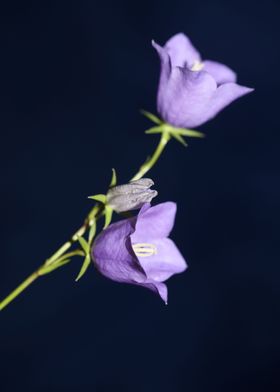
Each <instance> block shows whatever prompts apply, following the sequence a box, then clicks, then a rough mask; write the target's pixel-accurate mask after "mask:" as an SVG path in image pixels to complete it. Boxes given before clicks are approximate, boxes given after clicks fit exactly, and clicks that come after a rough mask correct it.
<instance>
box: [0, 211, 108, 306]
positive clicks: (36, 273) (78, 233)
mask: <svg viewBox="0 0 280 392" xmlns="http://www.w3.org/2000/svg"><path fill="white" fill-rule="evenodd" d="M101 212H102V207H101V206H100V205H97V206H94V207H93V209H92V210H91V211H90V213H89V214H88V216H87V218H86V219H85V221H84V224H83V225H82V226H81V227H80V228H79V229H78V230H77V231H76V232H75V234H74V235H73V236H72V237H71V239H70V240H69V241H67V242H65V244H63V245H62V246H61V247H60V248H59V249H58V250H57V251H56V252H55V253H54V254H53V255H52V256H51V257H50V258H49V259H47V260H46V262H45V263H44V264H43V265H42V266H40V267H39V268H38V269H37V270H36V271H34V272H33V273H32V274H31V275H30V276H29V277H28V278H27V279H25V280H24V281H23V282H22V283H21V284H20V285H19V286H18V287H17V288H16V289H15V290H14V291H12V292H11V293H10V294H9V295H8V296H7V297H6V298H4V300H3V301H1V302H0V310H3V309H4V308H5V307H6V306H7V305H8V304H9V303H10V302H12V301H13V300H14V299H15V298H16V297H17V296H18V295H19V294H21V293H22V292H23V291H24V290H25V289H26V288H27V287H28V286H30V285H31V284H32V283H33V282H34V280H36V279H37V278H39V276H40V274H39V271H40V269H41V268H42V267H43V266H49V265H51V264H53V263H55V262H56V261H57V260H58V259H59V258H60V257H61V256H62V255H64V253H65V252H66V251H67V250H68V249H69V248H70V247H71V246H72V244H73V243H74V242H76V241H78V238H79V237H81V236H82V235H83V234H84V233H85V232H86V230H87V229H88V227H90V225H92V223H93V220H94V219H96V218H97V217H98V215H99V214H100V213H101ZM78 254H79V251H78V252H77V251H73V252H69V253H68V254H66V255H64V256H69V257H71V256H75V255H78Z"/></svg>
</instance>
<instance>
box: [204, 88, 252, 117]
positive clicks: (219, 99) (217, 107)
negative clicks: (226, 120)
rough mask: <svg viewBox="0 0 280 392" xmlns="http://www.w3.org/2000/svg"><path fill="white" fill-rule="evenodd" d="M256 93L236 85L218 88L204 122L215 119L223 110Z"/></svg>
mask: <svg viewBox="0 0 280 392" xmlns="http://www.w3.org/2000/svg"><path fill="white" fill-rule="evenodd" d="M252 91H254V89H253V88H249V87H245V86H240V85H239V84H236V83H225V84H223V85H221V86H220V87H218V89H217V91H216V92H215V94H214V96H213V99H212V100H211V101H210V102H209V104H208V110H207V113H205V116H204V121H203V122H206V121H208V120H210V119H211V118H213V117H215V116H216V115H217V114H218V113H219V112H220V111H221V110H222V109H224V108H225V107H226V106H228V105H229V104H230V103H231V102H233V101H235V100H236V99H238V98H240V97H242V96H243V95H246V94H249V93H251V92H252Z"/></svg>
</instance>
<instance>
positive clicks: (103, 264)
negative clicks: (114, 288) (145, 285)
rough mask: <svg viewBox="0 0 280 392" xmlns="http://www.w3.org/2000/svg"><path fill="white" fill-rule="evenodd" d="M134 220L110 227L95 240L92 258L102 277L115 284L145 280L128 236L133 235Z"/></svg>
mask: <svg viewBox="0 0 280 392" xmlns="http://www.w3.org/2000/svg"><path fill="white" fill-rule="evenodd" d="M134 225H135V218H132V219H125V220H122V221H120V222H117V223H114V224H112V225H110V226H109V227H108V228H107V229H106V230H103V231H102V232H101V233H100V234H99V235H98V237H97V238H96V239H95V241H94V244H93V247H92V257H93V260H94V264H95V266H96V268H97V269H98V270H99V272H100V273H102V275H104V276H106V277H107V278H109V279H112V280H114V281H117V282H125V283H135V282H137V283H138V282H143V281H145V280H146V276H145V273H144V271H143V269H142V267H141V265H140V264H139V261H138V259H137V257H135V255H134V252H133V249H132V248H131V242H130V239H129V235H130V234H131V233H133V231H134Z"/></svg>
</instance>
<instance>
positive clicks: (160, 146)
mask: <svg viewBox="0 0 280 392" xmlns="http://www.w3.org/2000/svg"><path fill="white" fill-rule="evenodd" d="M170 138H171V136H170V134H169V133H168V132H163V133H162V134H161V138H160V141H159V144H158V146H157V148H156V150H155V152H154V153H153V155H152V156H151V158H150V159H149V160H148V161H147V162H145V163H144V164H143V165H142V166H141V167H140V169H139V171H138V173H136V174H135V176H134V177H132V179H131V181H133V180H139V179H140V178H142V177H143V176H144V175H145V174H146V173H147V172H148V171H149V170H151V168H152V167H153V166H154V165H155V163H156V162H157V161H158V159H159V157H160V156H161V154H162V152H163V150H164V148H165V146H166V145H167V143H168V142H169V140H170Z"/></svg>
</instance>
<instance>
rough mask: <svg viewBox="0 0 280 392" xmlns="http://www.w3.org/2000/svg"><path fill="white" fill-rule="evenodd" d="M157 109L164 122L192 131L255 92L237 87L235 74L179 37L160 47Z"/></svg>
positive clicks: (153, 43) (187, 40) (157, 47)
mask: <svg viewBox="0 0 280 392" xmlns="http://www.w3.org/2000/svg"><path fill="white" fill-rule="evenodd" d="M152 45H153V46H154V48H155V49H156V50H157V52H158V54H159V57H160V61H161V74H160V81H159V88H158V96H157V109H158V112H159V114H160V115H161V117H162V119H163V120H164V121H165V122H167V123H169V124H171V125H173V126H175V127H181V128H193V127H198V126H199V125H201V124H203V123H205V122H206V121H208V120H210V119H211V118H213V117H215V116H216V115H217V114H218V113H219V112H220V111H221V110H222V109H224V108H225V107H226V106H227V105H229V104H230V103H231V102H233V101H234V100H236V99H237V98H240V97H242V96H243V95H245V94H248V93H249V92H251V91H253V89H251V88H248V87H244V86H240V85H238V84H236V83H235V82H236V74H235V73H234V72H233V71H232V70H231V69H230V68H228V67H227V66H226V65H224V64H221V63H218V62H215V61H210V60H205V61H201V57H200V54H199V52H198V51H197V50H196V49H195V48H194V46H193V45H192V43H191V42H190V40H189V38H188V37H187V36H186V35H184V34H182V33H180V34H176V35H174V36H173V37H171V38H170V39H169V40H168V41H167V42H166V44H165V45H164V46H163V47H161V46H160V45H158V44H157V43H155V42H154V41H153V42H152Z"/></svg>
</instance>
